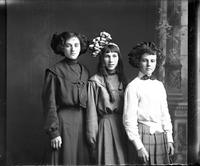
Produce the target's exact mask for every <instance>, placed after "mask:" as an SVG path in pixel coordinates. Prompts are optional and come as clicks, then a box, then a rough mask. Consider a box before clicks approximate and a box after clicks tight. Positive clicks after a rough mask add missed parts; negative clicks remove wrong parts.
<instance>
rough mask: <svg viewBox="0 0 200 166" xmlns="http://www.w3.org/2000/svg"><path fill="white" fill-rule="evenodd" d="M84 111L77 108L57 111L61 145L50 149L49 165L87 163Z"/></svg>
mask: <svg viewBox="0 0 200 166" xmlns="http://www.w3.org/2000/svg"><path fill="white" fill-rule="evenodd" d="M84 114H85V112H84V111H83V110H82V109H80V110H78V108H70V110H69V109H68V110H62V111H60V112H59V113H58V117H59V124H60V133H61V138H62V147H61V148H60V149H59V150H53V149H51V154H50V161H49V162H48V164H51V165H88V164H90V160H89V151H88V145H87V142H86V136H85V133H84V132H85V120H84V118H85V117H84Z"/></svg>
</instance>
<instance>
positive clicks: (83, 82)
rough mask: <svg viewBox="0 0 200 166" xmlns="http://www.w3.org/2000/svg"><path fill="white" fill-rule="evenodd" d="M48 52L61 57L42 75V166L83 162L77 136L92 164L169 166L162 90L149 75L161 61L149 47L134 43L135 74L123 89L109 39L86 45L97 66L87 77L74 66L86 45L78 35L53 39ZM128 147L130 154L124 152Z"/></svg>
mask: <svg viewBox="0 0 200 166" xmlns="http://www.w3.org/2000/svg"><path fill="white" fill-rule="evenodd" d="M106 35H107V36H106ZM51 47H52V49H53V50H54V52H55V53H57V54H60V55H62V56H64V57H65V58H64V59H63V60H62V61H60V62H58V63H57V64H55V65H54V66H52V67H50V68H48V69H47V70H46V75H45V83H44V88H43V102H44V108H45V117H46V122H45V130H46V132H47V133H48V135H49V137H50V142H51V147H52V150H51V154H52V155H51V161H52V162H51V163H50V164H76V165H79V164H91V162H90V158H89V155H88V147H87V143H86V140H85V136H86V138H87V141H88V143H89V145H90V149H91V150H92V151H91V152H92V156H93V159H94V160H95V161H94V162H93V164H99V165H108V164H112V165H113V164H118V165H119V164H141V163H145V164H147V163H148V164H167V163H169V155H172V154H173V153H174V149H173V139H172V124H171V119H170V115H169V111H168V107H167V100H166V97H167V96H166V91H165V88H164V86H163V84H162V83H161V82H160V81H158V80H157V79H155V76H154V73H155V71H156V70H157V69H158V68H159V66H160V65H161V64H162V60H163V57H162V54H161V52H160V51H159V49H158V48H156V46H155V45H154V44H153V43H146V42H143V43H140V44H138V45H137V46H136V47H134V48H133V49H132V50H131V52H130V53H129V63H130V64H131V65H132V66H133V67H137V68H139V74H138V77H136V78H135V79H134V80H132V81H131V82H130V83H129V84H128V86H127V88H126V85H127V83H126V79H125V75H124V72H123V63H122V57H121V53H120V49H119V46H118V45H117V44H115V43H113V42H111V36H109V34H106V33H103V34H102V33H101V35H100V37H99V38H98V42H97V40H93V55H95V56H99V64H98V72H97V73H96V74H95V75H94V76H92V77H90V78H89V75H88V72H87V69H86V68H85V67H84V66H83V65H81V64H79V63H78V61H77V58H78V57H79V55H80V54H82V53H84V52H85V51H86V50H87V48H88V41H87V39H86V38H85V37H84V36H83V35H80V34H77V33H72V32H64V33H61V34H59V35H54V36H53V38H52V43H51ZM88 78H89V81H88ZM125 89H126V90H125ZM124 91H125V96H124ZM85 131H86V133H85ZM128 138H129V140H130V141H128ZM128 142H129V143H130V142H131V144H130V145H129V146H128ZM130 147H131V149H135V150H134V151H131V152H130V150H129V152H128V151H127V150H128V149H130ZM128 153H129V154H128ZM128 156H129V157H128Z"/></svg>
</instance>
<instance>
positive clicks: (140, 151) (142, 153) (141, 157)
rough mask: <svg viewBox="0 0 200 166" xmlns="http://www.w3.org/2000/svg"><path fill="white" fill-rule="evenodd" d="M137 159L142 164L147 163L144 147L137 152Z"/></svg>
mask: <svg viewBox="0 0 200 166" xmlns="http://www.w3.org/2000/svg"><path fill="white" fill-rule="evenodd" d="M138 157H139V159H140V160H141V161H142V162H144V163H147V162H148V161H149V154H148V152H147V150H146V149H145V148H144V147H143V148H141V149H139V150H138Z"/></svg>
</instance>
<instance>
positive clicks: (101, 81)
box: [89, 74, 104, 85]
mask: <svg viewBox="0 0 200 166" xmlns="http://www.w3.org/2000/svg"><path fill="white" fill-rule="evenodd" d="M89 82H95V83H97V84H101V85H104V79H103V77H102V76H100V75H99V74H95V75H93V76H92V77H90V79H89Z"/></svg>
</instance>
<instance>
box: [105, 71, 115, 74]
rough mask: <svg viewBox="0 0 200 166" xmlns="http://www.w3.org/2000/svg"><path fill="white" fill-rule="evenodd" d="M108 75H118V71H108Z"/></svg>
mask: <svg viewBox="0 0 200 166" xmlns="http://www.w3.org/2000/svg"><path fill="white" fill-rule="evenodd" d="M106 71H107V73H108V75H115V74H116V70H106Z"/></svg>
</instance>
